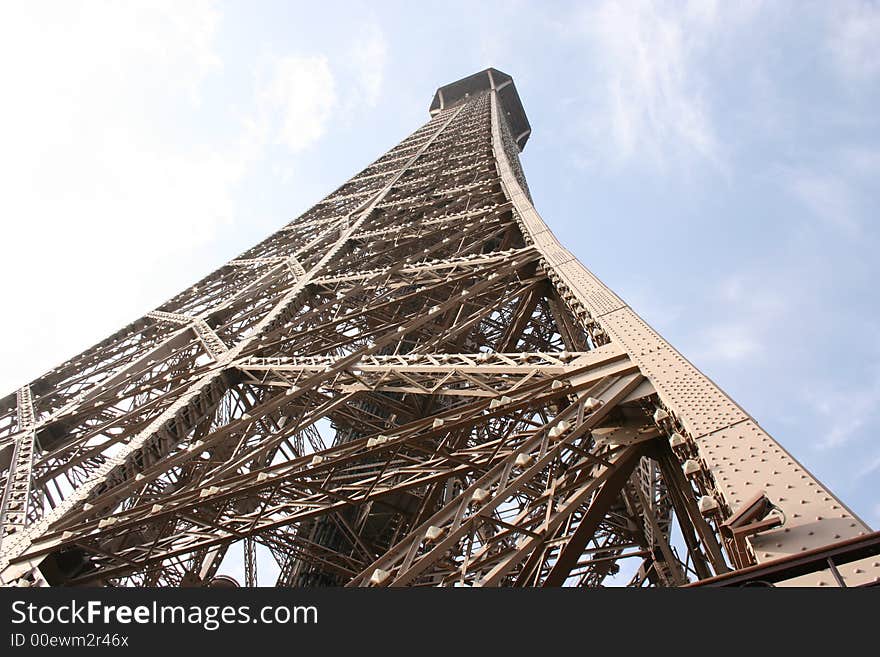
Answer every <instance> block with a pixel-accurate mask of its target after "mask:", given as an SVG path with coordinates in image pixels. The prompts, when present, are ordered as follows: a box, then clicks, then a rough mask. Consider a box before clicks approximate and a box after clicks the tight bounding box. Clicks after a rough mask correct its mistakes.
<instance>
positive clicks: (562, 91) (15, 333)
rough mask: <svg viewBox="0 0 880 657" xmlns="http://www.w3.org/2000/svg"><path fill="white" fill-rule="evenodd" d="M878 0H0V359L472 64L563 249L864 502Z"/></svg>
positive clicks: (365, 139) (50, 356)
mask: <svg viewBox="0 0 880 657" xmlns="http://www.w3.org/2000/svg"><path fill="white" fill-rule="evenodd" d="M878 44H880V4H878V3H876V2H863V1H855V0H853V1H845V0H839V1H837V2H834V3H826V2H785V1H782V0H775V1H773V2H769V1H768V2H760V1H758V0H755V1H751V2H740V3H732V2H723V3H722V2H718V3H713V2H710V1H708V0H706V1H701V2H693V3H688V2H675V3H666V2H637V1H635V0H634V1H631V2H623V3H615V2H609V1H597V2H576V3H565V2H539V3H527V2H495V3H492V2H484V3H474V2H458V3H456V2H445V3H428V2H419V3H412V2H382V1H379V0H376V1H373V2H363V3H358V2H331V1H327V2H323V3H314V2H308V3H306V2H303V3H299V2H278V3H273V2H259V3H253V2H248V3H244V2H241V3H233V2H216V3H215V2H201V1H188V2H185V3H180V2H170V1H169V2H166V3H163V2H151V3H148V4H146V5H143V6H141V5H140V4H138V3H108V4H103V3H98V2H88V3H83V4H78V3H75V2H63V3H45V2H33V3H17V4H13V3H4V5H3V7H2V8H0V80H2V81H3V85H4V87H5V88H4V94H3V96H4V102H3V103H2V104H0V144H3V148H2V149H0V181H2V183H0V185H2V187H0V188H2V193H0V204H2V213H0V217H2V218H0V222H2V224H3V230H2V246H3V248H2V254H3V256H2V258H0V275H2V278H3V280H5V281H6V287H5V290H4V294H5V304H4V311H3V318H4V321H3V322H2V323H0V364H2V367H0V387H2V388H3V389H4V390H3V392H4V394H5V392H7V391H10V390H12V389H14V388H15V387H17V386H19V385H20V384H22V383H23V382H25V381H27V380H29V379H32V378H35V377H37V376H39V375H40V374H41V373H42V372H44V371H45V370H47V369H48V368H51V367H53V366H55V365H56V364H58V363H59V362H61V361H62V360H64V359H66V358H67V357H69V356H71V355H73V354H74V353H76V352H78V351H81V350H82V349H84V348H86V347H88V346H90V345H91V344H93V343H94V342H96V341H98V340H99V339H101V338H103V337H105V336H106V335H108V334H109V333H111V332H113V331H114V330H116V329H117V328H118V327H119V326H121V325H122V324H124V323H127V322H129V321H131V320H133V319H134V318H136V317H138V316H140V315H141V314H143V313H144V312H146V311H147V310H149V309H151V308H153V307H155V306H157V305H159V304H160V303H162V302H163V301H164V300H165V299H167V298H168V297H170V296H171V295H172V294H174V293H175V292H176V291H177V290H178V289H180V288H183V287H185V286H187V285H189V284H191V283H192V282H194V281H195V280H197V279H199V278H201V277H202V276H203V275H204V274H205V273H207V272H209V271H210V270H212V269H213V268H215V267H217V266H219V265H220V264H222V263H223V262H224V261H225V260H227V259H229V258H231V257H234V256H235V255H236V254H238V253H239V252H241V251H244V250H245V249H246V248H247V247H248V246H250V245H251V244H253V243H254V242H256V241H257V240H259V239H261V238H262V237H264V236H265V235H267V234H268V233H270V232H272V231H273V230H275V229H276V228H277V227H279V226H280V225H282V224H284V223H285V222H287V221H289V220H290V219H292V218H293V217H295V216H296V215H298V214H299V213H300V212H302V211H303V210H304V209H306V208H308V207H309V206H310V205H312V204H313V203H314V202H315V201H317V200H318V199H319V198H321V197H322V196H323V195H325V194H326V193H328V192H329V191H331V190H332V189H334V188H335V187H336V186H338V185H339V184H340V183H341V182H343V181H344V180H345V179H347V178H348V177H350V176H351V175H353V174H354V173H355V172H356V171H358V170H359V169H361V168H362V167H363V166H364V165H366V164H367V163H369V162H370V161H371V160H373V159H374V158H375V157H377V156H378V155H380V154H381V153H382V152H383V151H385V150H386V149H387V148H389V147H391V146H392V145H393V144H395V143H396V142H398V141H399V140H401V139H402V138H403V137H405V136H406V135H407V134H408V133H409V132H411V131H412V130H414V129H415V128H417V127H418V126H419V125H420V124H421V123H422V122H423V121H425V120H426V119H427V118H428V114H427V108H428V104H429V102H430V100H431V96H432V94H433V92H434V89H435V88H436V87H437V86H439V85H441V84H445V83H447V82H451V81H453V80H456V79H458V78H460V77H463V76H465V75H468V74H470V73H473V72H476V71H478V70H481V69H483V68H485V67H487V66H495V67H497V68H499V69H501V70H503V71H505V72H507V73H509V74H511V75H512V76H513V77H514V80H515V81H516V84H517V87H518V89H519V91H520V95H521V96H522V99H523V102H524V105H525V108H526V111H527V113H528V115H529V118H530V120H531V123H532V126H533V132H532V136H531V139H530V141H529V143H528V145H527V147H526V150H525V152H524V154H523V164H524V167H525V171H526V175H527V177H528V180H529V184H530V187H531V190H532V193H533V196H534V199H535V203H536V205H537V207H538V209H539V211H540V212H541V213H542V215H543V217H544V218H545V220H546V221H547V222H548V223H549V224H550V226H551V227H552V228H553V229H554V231H555V232H556V233H557V235H558V236H559V237H560V239H561V240H562V241H563V242H564V243H565V244H567V245H568V246H569V248H571V249H572V251H574V253H575V254H577V255H578V256H579V257H580V259H581V260H582V261H583V262H584V263H585V264H586V265H587V266H588V267H589V268H591V269H592V270H593V271H594V272H595V273H596V274H597V275H599V276H600V277H601V278H602V279H603V280H604V281H605V282H606V283H608V284H609V285H610V286H611V287H612V288H613V289H615V291H617V292H618V293H619V294H620V295H621V296H622V297H623V298H624V299H626V300H627V301H628V302H629V303H630V304H631V305H632V306H633V307H634V308H635V309H636V310H637V311H638V312H639V313H640V314H642V315H643V316H644V317H645V318H646V319H647V320H648V321H649V322H650V323H651V324H652V325H653V326H654V327H655V328H656V329H657V330H659V331H660V332H661V333H662V334H663V335H664V336H665V337H666V338H667V339H668V340H669V341H670V342H672V343H673V344H674V345H675V346H676V347H677V348H678V349H679V350H680V351H682V352H683V353H684V354H685V355H686V356H688V357H689V358H690V359H691V360H692V361H693V362H694V363H695V364H696V365H697V366H698V367H700V368H701V369H702V370H703V371H705V372H706V373H707V374H708V375H709V376H711V377H712V378H713V379H715V381H716V382H717V383H719V385H721V387H722V388H724V389H725V390H726V391H728V392H729V393H730V394H731V395H732V396H733V397H734V398H735V399H736V400H737V401H738V402H740V403H741V404H742V405H743V406H744V407H745V408H746V409H747V410H748V411H749V412H750V413H752V415H754V416H755V417H756V418H757V419H758V421H759V422H761V424H762V425H763V426H764V427H765V428H767V429H768V430H769V431H770V432H771V433H772V434H773V435H774V436H775V437H776V438H777V439H778V440H779V441H780V442H781V443H782V444H783V445H784V446H785V447H786V448H787V449H789V451H791V452H793V453H794V454H795V456H796V457H797V458H799V459H800V460H801V461H802V462H803V463H804V464H805V465H807V467H809V468H810V469H811V470H813V471H814V472H815V473H816V475H817V476H819V478H820V479H822V480H823V481H825V483H827V484H828V485H829V486H830V487H831V488H832V489H833V490H834V491H835V492H836V493H837V494H838V495H840V496H841V497H842V498H843V499H844V500H845V501H846V502H847V503H848V504H849V505H850V506H851V507H852V508H853V510H854V511H856V513H858V514H859V515H861V516H862V517H863V518H864V519H865V520H866V521H867V522H868V523H869V524H871V525H872V526H874V527H877V526H878V525H880V490H878V485H877V481H878V477H880V442H878V440H877V439H876V435H875V429H874V428H875V427H876V426H877V425H878V421H880V403H878V402H880V340H878V335H880V313H878V309H877V297H878V293H877V281H878V279H880V276H878V275H880V266H878V256H877V252H878V246H880V244H878V242H880V228H878V222H877V210H878V207H880V185H878V184H877V181H878V177H880V130H878V128H880V125H878V124H880V118H878V117H880V114H878V112H877V110H876V108H877V107H878V106H880V57H877V45H878Z"/></svg>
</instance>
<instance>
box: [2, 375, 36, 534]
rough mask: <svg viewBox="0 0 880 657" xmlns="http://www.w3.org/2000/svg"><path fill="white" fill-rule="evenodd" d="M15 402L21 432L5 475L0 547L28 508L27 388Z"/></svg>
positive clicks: (30, 410)
mask: <svg viewBox="0 0 880 657" xmlns="http://www.w3.org/2000/svg"><path fill="white" fill-rule="evenodd" d="M16 401H17V403H18V427H19V430H20V431H21V433H20V435H19V436H18V438H17V439H16V441H15V447H14V449H13V453H12V460H11V461H10V463H9V476H8V477H7V478H6V488H5V490H4V491H3V502H2V506H0V546H2V545H3V539H4V538H5V537H6V536H7V535H9V534H12V533H15V532H17V531H21V530H22V529H23V528H24V527H25V525H26V524H27V517H28V505H29V502H30V495H31V467H32V465H33V457H34V439H35V436H36V432H35V431H34V425H35V424H36V421H35V418H34V403H33V398H32V397H31V389H30V386H25V387H24V388H22V389H21V390H19V391H18V392H17V393H16Z"/></svg>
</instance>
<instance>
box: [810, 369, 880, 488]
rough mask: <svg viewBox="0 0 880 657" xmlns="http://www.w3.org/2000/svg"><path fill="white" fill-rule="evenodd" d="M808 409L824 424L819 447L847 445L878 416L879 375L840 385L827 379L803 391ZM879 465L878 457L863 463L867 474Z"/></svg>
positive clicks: (879, 417) (879, 403)
mask: <svg viewBox="0 0 880 657" xmlns="http://www.w3.org/2000/svg"><path fill="white" fill-rule="evenodd" d="M805 397H806V399H807V401H808V403H809V405H810V408H811V409H812V410H813V412H814V413H815V414H816V415H817V417H818V422H819V423H820V424H821V425H824V427H825V429H824V431H823V438H822V439H821V440H820V441H819V443H818V444H817V447H818V448H819V449H833V448H838V447H842V446H844V445H846V444H848V443H849V442H850V441H851V440H852V439H853V438H854V437H855V436H856V435H857V434H858V432H859V431H861V430H862V429H864V428H865V427H867V426H869V425H874V424H876V422H877V420H878V419H880V376H876V377H875V378H874V380H873V381H868V382H863V383H862V384H861V385H841V384H839V383H835V382H834V381H826V382H824V384H823V387H822V388H818V387H815V386H813V387H811V388H810V389H808V390H807V392H806V393H805ZM878 467H880V457H878V458H877V459H875V460H874V461H873V462H868V463H865V464H864V467H863V469H862V471H861V472H862V474H861V475H860V476H866V475H867V474H869V473H870V472H873V471H874V470H876V469H877V468H878Z"/></svg>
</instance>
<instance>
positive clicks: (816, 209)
mask: <svg viewBox="0 0 880 657" xmlns="http://www.w3.org/2000/svg"><path fill="white" fill-rule="evenodd" d="M786 179H787V184H788V189H789V191H790V192H791V194H792V195H793V196H794V197H795V198H796V199H798V201H800V202H801V203H802V204H803V205H804V207H806V208H807V209H808V210H809V211H810V212H811V213H812V214H813V215H814V216H816V217H817V218H819V219H821V220H822V221H824V222H825V223H826V224H828V226H830V227H831V228H833V229H834V230H837V231H838V232H842V233H843V234H845V235H847V236H855V235H857V234H858V233H859V232H860V223H859V219H858V212H857V202H856V196H855V192H854V190H853V189H852V187H851V186H850V184H849V183H848V182H847V180H846V179H845V178H843V177H841V176H838V175H836V174H834V173H830V172H822V173H818V172H815V171H809V170H795V171H790V172H789V173H788V174H786Z"/></svg>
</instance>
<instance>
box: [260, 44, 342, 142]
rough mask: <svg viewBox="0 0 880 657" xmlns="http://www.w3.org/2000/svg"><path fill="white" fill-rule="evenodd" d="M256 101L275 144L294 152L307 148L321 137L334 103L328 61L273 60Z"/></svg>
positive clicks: (308, 58) (315, 58)
mask: <svg viewBox="0 0 880 657" xmlns="http://www.w3.org/2000/svg"><path fill="white" fill-rule="evenodd" d="M259 98H260V110H261V115H262V117H263V120H264V121H269V122H270V123H271V124H273V126H274V127H271V128H269V129H270V130H272V132H274V133H275V135H276V139H277V141H278V142H279V143H283V144H285V145H287V146H288V148H290V149H291V150H292V151H294V152H297V151H302V150H304V149H306V148H308V147H309V146H311V145H313V144H314V143H315V142H317V141H318V140H319V139H320V138H321V137H323V136H324V133H325V132H326V131H327V125H328V123H329V121H330V119H331V117H332V115H333V111H334V110H335V109H336V106H337V102H338V101H337V95H336V81H335V78H334V76H333V72H332V71H331V70H330V63H329V61H328V60H327V58H326V57H325V56H323V55H317V56H295V55H290V56H285V57H279V58H277V59H276V60H275V61H274V63H273V65H272V73H271V78H270V80H269V81H268V83H267V84H265V86H263V87H262V88H261V89H260V91H259Z"/></svg>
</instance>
